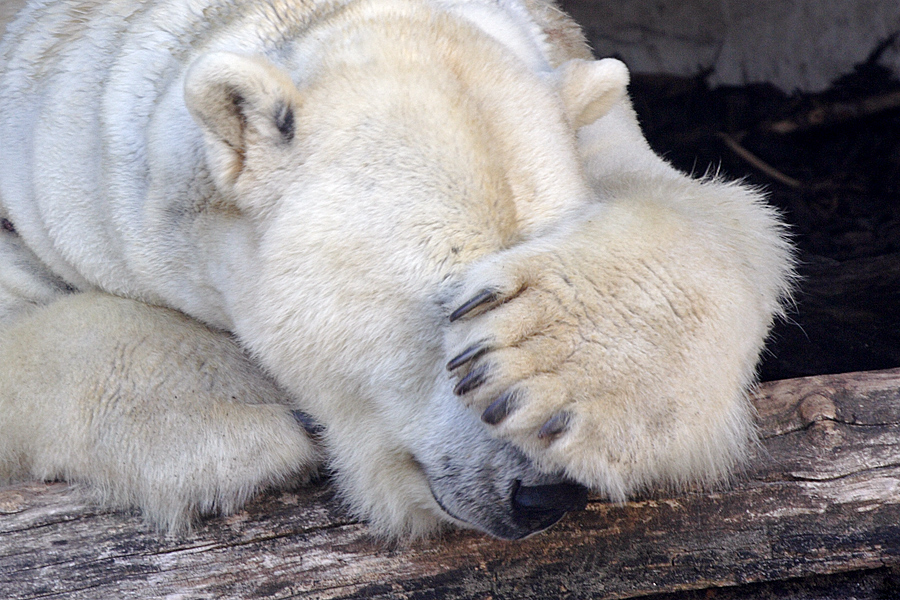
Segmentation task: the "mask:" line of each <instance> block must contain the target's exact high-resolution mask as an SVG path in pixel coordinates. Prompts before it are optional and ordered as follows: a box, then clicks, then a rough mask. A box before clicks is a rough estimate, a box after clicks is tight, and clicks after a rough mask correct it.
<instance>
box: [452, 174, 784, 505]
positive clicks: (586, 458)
mask: <svg viewBox="0 0 900 600" xmlns="http://www.w3.org/2000/svg"><path fill="white" fill-rule="evenodd" d="M605 183H606V184H607V191H608V192H609V196H610V198H609V199H605V200H598V201H597V202H596V203H594V204H591V205H588V206H587V208H586V210H585V212H584V214H582V215H580V216H578V217H576V218H573V219H572V220H571V221H569V222H568V223H565V224H562V225H561V226H560V227H559V228H558V229H557V230H556V231H555V233H553V234H552V235H548V236H545V237H543V238H540V239H534V240H531V241H529V242H526V243H524V244H522V245H520V246H518V247H515V248H512V249H510V250H507V251H504V252H501V253H499V254H496V255H494V256H491V257H489V258H488V259H487V260H485V261H482V262H481V263H480V264H477V265H475V266H474V267H473V269H472V270H471V271H470V273H469V275H468V277H467V279H466V282H465V285H464V289H463V290H462V292H461V294H460V296H459V304H458V307H459V308H458V309H457V310H456V311H455V312H454V313H453V314H452V315H451V320H452V321H453V325H452V327H451V328H450V329H449V334H448V338H447V348H448V353H447V357H448V359H449V362H448V369H450V370H451V371H452V372H454V373H455V374H456V375H457V376H458V383H457V385H456V393H457V395H458V396H459V397H460V398H461V399H462V401H463V402H465V403H466V404H467V405H469V406H471V407H473V409H475V410H477V411H478V412H479V413H480V414H481V418H482V420H483V421H484V422H485V423H487V424H489V425H490V426H491V427H492V428H493V430H494V431H495V434H496V435H497V436H499V437H501V438H504V439H508V440H510V441H512V442H513V443H514V444H516V445H517V446H518V447H520V448H522V449H523V450H524V451H525V452H526V453H527V454H528V456H529V457H530V458H532V460H535V461H536V462H537V463H538V464H540V465H541V466H542V468H544V469H546V470H548V471H552V470H557V469H560V470H564V471H565V472H566V474H567V475H568V476H570V477H572V478H574V479H576V480H577V481H579V482H581V483H584V484H586V485H588V486H590V487H593V488H594V489H596V490H598V491H601V492H603V493H605V494H607V495H608V496H609V497H611V498H614V499H619V500H621V499H624V498H625V497H626V496H627V495H629V494H631V493H633V492H636V491H640V490H642V489H645V488H647V487H649V486H653V485H659V484H663V485H672V486H677V487H680V486H684V485H687V484H692V483H701V484H711V483H713V482H717V481H720V480H722V479H723V478H725V477H727V475H728V474H729V473H730V472H731V470H732V469H733V467H734V466H735V465H736V464H737V463H739V462H740V461H741V460H742V459H743V458H744V457H745V455H746V454H747V452H748V450H749V447H750V445H751V443H752V442H753V439H754V429H753V427H754V426H753V418H752V407H751V405H750V403H749V401H748V399H747V391H748V388H749V387H750V386H751V385H752V383H753V382H754V378H755V367H756V363H757V360H758V356H759V353H760V351H761V349H762V346H763V342H764V340H765V337H766V335H767V333H768V330H769V328H770V326H771V323H772V320H773V318H774V315H775V314H777V312H778V311H779V310H780V308H781V304H782V302H783V300H784V298H785V296H786V293H787V289H788V287H789V284H790V279H791V260H790V250H789V246H788V244H787V242H786V241H785V239H784V237H783V231H782V227H781V225H780V224H779V222H778V220H777V218H776V216H775V215H774V213H773V212H772V211H771V210H770V209H768V208H767V207H765V206H764V205H763V204H762V202H761V201H760V199H759V198H758V197H757V196H756V194H754V193H753V192H752V191H749V190H747V189H746V188H743V187H741V186H738V185H730V184H724V183H721V182H717V181H698V180H692V179H689V178H687V177H684V176H679V177H675V176H672V174H671V173H665V172H664V173H662V174H659V175H655V174H653V173H646V174H639V175H636V176H634V177H628V176H625V175H622V176H620V177H618V178H615V179H613V178H608V179H607V180H606V181H605Z"/></svg>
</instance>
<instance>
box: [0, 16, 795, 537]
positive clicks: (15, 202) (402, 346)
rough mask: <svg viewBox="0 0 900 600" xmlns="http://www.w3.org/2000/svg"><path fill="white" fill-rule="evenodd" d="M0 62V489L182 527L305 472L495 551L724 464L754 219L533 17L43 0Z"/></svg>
mask: <svg viewBox="0 0 900 600" xmlns="http://www.w3.org/2000/svg"><path fill="white" fill-rule="evenodd" d="M0 54H2V55H3V57H4V63H3V66H2V67H0V102H2V103H3V106H4V107H5V108H4V111H3V113H2V114H0V217H2V218H3V219H4V224H6V223H9V227H7V226H5V225H4V228H3V229H2V230H0V319H2V321H3V322H2V324H0V417H2V418H0V478H2V479H4V480H11V479H21V478H28V477H33V478H55V477H59V478H64V479H68V480H72V481H83V482H87V483H90V484H92V486H93V488H94V489H95V490H97V491H98V493H99V494H100V497H101V498H102V499H104V500H106V501H108V502H112V503H115V504H118V505H124V506H137V507H140V508H141V509H142V510H143V511H144V512H145V514H146V515H147V516H148V517H149V518H150V519H151V520H152V521H153V522H155V523H157V524H158V525H160V526H161V527H163V528H168V529H180V528H183V527H185V526H187V525H189V524H190V522H191V520H192V518H194V516H195V515H197V514H200V513H206V512H216V511H218V512H225V513H227V512H229V511H233V510H235V509H236V508H238V507H239V506H240V505H241V503H243V502H244V501H245V500H246V499H247V498H248V497H249V496H251V495H252V494H254V493H255V492H256V491H257V490H259V489H262V488H265V487H271V486H284V485H290V484H294V483H296V482H298V481H303V480H305V479H306V478H308V476H309V475H310V474H311V473H313V472H314V471H315V470H316V469H317V468H319V465H320V464H321V463H322V462H324V463H325V464H326V465H327V468H328V469H329V470H330V471H331V472H333V473H334V478H333V481H334V484H335V485H336V487H337V488H338V491H339V493H340V496H341V498H342V499H343V500H344V502H345V503H346V505H347V507H348V508H349V509H350V510H351V512H352V513H353V514H355V515H356V516H358V517H360V518H362V519H365V520H367V521H368V522H369V523H370V524H371V525H372V527H373V528H374V530H375V531H377V532H378V533H380V534H383V535H387V536H419V535H425V534H428V533H430V532H433V531H434V530H435V529H437V528H439V527H440V526H441V525H442V524H447V523H452V524H456V525H461V526H464V527H472V528H475V529H479V530H481V531H484V532H487V533H489V534H492V535H494V536H497V537H501V538H505V539H519V538H522V537H525V536H528V535H531V534H533V533H535V532H538V531H541V530H543V529H545V528H547V527H549V526H550V525H552V524H553V523H554V522H556V521H558V520H559V519H560V518H561V517H562V516H563V515H564V514H565V513H566V512H567V511H570V510H577V509H579V508H581V507H583V506H584V504H585V502H586V493H587V490H586V488H588V487H589V488H591V489H592V490H594V491H595V492H596V493H598V494H601V495H603V496H606V497H609V498H612V499H616V500H621V499H624V498H626V497H627V496H628V495H629V494H631V493H634V492H636V491H640V490H643V489H646V488H648V487H652V486H658V485H668V486H676V487H677V486H682V485H688V484H696V483H700V484H705V485H713V484H715V483H717V482H720V481H722V480H725V479H727V477H728V475H729V473H730V472H731V470H732V469H733V467H734V466H735V465H736V464H738V463H739V462H740V461H741V460H742V459H743V458H744V457H745V455H746V453H747V449H748V447H749V446H750V444H751V443H752V441H753V435H754V434H753V424H752V423H753V421H752V411H751V408H750V405H749V403H748V401H747V398H746V390H747V388H748V386H750V385H751V384H752V383H753V377H754V369H755V365H756V361H757V358H758V355H759V352H760V350H761V348H762V345H763V342H764V339H765V337H766V335H767V333H768V330H769V328H770V326H771V322H772V319H773V318H774V317H775V316H776V315H777V314H778V312H779V311H780V307H781V305H782V303H783V302H784V299H785V297H786V295H787V291H788V288H789V285H790V281H791V277H792V270H791V250H790V247H789V245H788V243H787V242H786V237H785V234H784V231H783V227H782V225H781V224H780V221H779V220H778V218H777V215H775V214H774V213H773V212H772V210H771V209H770V208H768V207H767V206H766V205H765V203H764V202H763V200H762V199H761V198H760V196H759V195H758V194H757V193H756V192H754V191H752V190H749V189H747V188H745V187H742V186H739V185H736V184H728V183H725V182H722V181H718V180H695V179H691V178H689V177H687V176H685V175H683V174H681V173H679V172H677V171H675V170H673V169H672V168H671V167H669V166H668V165H667V164H666V163H665V162H664V161H662V160H661V159H660V158H659V157H657V156H656V155H655V154H654V153H653V152H652V151H651V150H650V149H649V147H648V146H647V144H646V142H645V141H644V138H643V136H642V134H641V132H640V128H639V127H638V125H637V121H636V119H635V116H634V113H633V111H632V109H631V105H630V101H629V99H628V95H627V92H626V86H627V84H628V72H627V70H626V69H625V67H624V65H622V64H621V63H620V62H618V61H615V60H612V59H605V60H599V61H595V60H591V59H590V56H589V53H588V52H587V51H586V49H585V46H584V44H583V42H582V39H581V35H580V32H579V31H578V29H577V28H576V26H575V25H574V24H573V23H572V22H571V21H569V20H568V18H567V17H565V16H564V15H562V13H560V12H559V11H557V10H556V8H555V7H554V6H552V5H551V4H547V3H545V2H543V1H542V0H537V1H529V2H521V3H520V2H518V1H516V0H508V1H504V2H501V3H494V2H488V1H487V0H472V1H465V2H462V1H460V2H456V1H453V0H451V1H441V2H438V1H436V0H348V1H339V2H300V1H298V0H281V1H279V2H276V3H259V2H241V1H238V0H200V2H199V4H198V2H196V1H191V2H189V1H188V0H155V1H153V2H137V1H136V0H115V1H112V2H105V3H97V2H93V1H90V0H67V1H64V2H50V1H39V0H38V1H34V2H32V3H30V4H29V6H28V7H27V8H26V9H25V10H24V11H23V12H22V14H21V15H20V16H19V18H18V20H17V21H16V22H14V23H13V24H12V25H10V27H9V28H8V33H7V35H6V37H5V38H4V41H3V45H2V46H0ZM298 411H301V412H302V413H305V414H306V415H309V417H310V418H311V419H312V420H314V421H315V422H316V423H318V424H319V425H320V426H321V427H320V428H319V429H317V430H316V433H315V436H314V437H315V440H313V439H311V438H310V437H309V436H308V434H307V433H306V432H305V431H304V429H303V427H302V426H301V425H300V423H298V421H297V420H296V419H295V418H294V416H293V414H294V413H295V412H298Z"/></svg>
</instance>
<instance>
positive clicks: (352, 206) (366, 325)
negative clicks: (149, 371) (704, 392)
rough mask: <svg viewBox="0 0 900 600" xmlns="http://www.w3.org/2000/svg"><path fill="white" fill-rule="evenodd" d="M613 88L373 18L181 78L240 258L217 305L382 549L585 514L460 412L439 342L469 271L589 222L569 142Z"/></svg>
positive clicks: (431, 28)
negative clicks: (287, 401)
mask: <svg viewBox="0 0 900 600" xmlns="http://www.w3.org/2000/svg"><path fill="white" fill-rule="evenodd" d="M360 5H361V6H360ZM354 11H355V12H354ZM627 80H628V75H627V71H626V70H625V68H624V66H623V65H622V64H621V63H619V62H618V61H612V60H605V61H596V62H591V61H581V60H573V61H570V62H567V63H565V64H563V65H561V66H560V67H558V68H556V69H549V68H548V70H546V71H543V72H535V71H534V70H533V69H532V68H531V67H530V66H529V65H527V64H526V63H525V61H522V60H521V58H520V57H518V56H517V55H516V53H515V52H513V51H512V50H510V49H509V48H508V47H506V46H504V44H503V43H502V42H501V41H498V40H497V39H495V38H492V37H491V36H489V35H487V34H486V33H485V32H484V31H482V30H481V29H480V28H479V27H477V26H476V25H474V24H472V23H471V22H468V21H466V19H464V18H462V17H459V16H454V15H451V14H446V13H439V12H435V11H433V10H432V9H429V8H426V7H425V6H424V4H416V3H414V2H410V3H408V4H404V3H398V2H392V3H378V2H376V1H374V0H373V1H372V2H362V3H357V6H355V8H347V9H344V10H343V12H339V14H337V15H336V16H332V17H331V18H329V19H326V20H324V22H323V24H321V25H319V26H317V27H315V28H313V29H312V30H310V31H307V32H305V33H303V34H302V35H298V38H297V40H295V41H293V42H291V43H290V44H287V45H285V46H284V47H282V48H279V49H278V50H277V51H274V50H273V51H272V52H271V53H269V55H267V56H263V55H261V54H260V55H247V54H241V53H233V52H223V51H213V52H209V53H206V54H204V55H202V56H201V57H199V58H198V59H197V60H196V61H195V62H194V64H193V66H192V67H191V68H190V69H189V71H188V72H187V74H186V77H185V88H184V89H185V101H186V104H187V107H188V109H189V111H190V113H191V115H192V116H193V117H194V119H195V121H196V123H197V124H198V125H199V128H200V130H201V131H202V134H203V139H204V143H203V145H204V149H205V150H204V151H205V165H204V167H203V168H204V170H205V172H207V173H208V174H209V175H210V178H211V180H212V182H213V183H212V184H213V185H214V187H215V190H216V198H215V202H214V204H215V205H216V206H217V207H218V210H220V211H221V213H222V217H221V222H222V225H221V228H222V231H223V232H224V233H221V235H223V236H227V235H232V236H238V237H240V240H241V242H240V243H239V244H235V248H240V249H241V251H240V252H241V254H240V256H232V257H231V258H229V260H230V261H231V262H230V266H229V268H228V269H227V272H228V277H229V278H230V280H229V281H227V282H226V283H223V284H221V286H220V287H221V288H222V289H220V290H219V291H220V292H221V293H222V295H223V296H224V297H225V301H224V302H225V304H226V309H227V311H228V313H229V315H230V319H231V320H232V322H233V323H234V333H235V334H236V335H237V336H238V337H239V338H240V340H241V342H242V343H243V344H244V345H245V346H246V347H247V348H248V349H249V350H250V352H251V353H252V354H253V355H254V356H255V357H257V358H258V360H259V361H260V363H261V364H262V365H263V366H264V367H265V368H266V369H267V370H268V371H269V372H270V373H271V374H272V375H273V376H274V377H275V378H276V379H277V380H278V382H279V383H280V384H281V385H282V386H283V387H284V388H286V389H287V390H288V391H289V392H290V393H291V394H292V395H293V396H294V397H295V399H296V402H297V404H298V407H299V408H302V409H303V410H304V411H305V412H308V413H310V414H311V415H313V416H314V417H315V418H316V419H317V420H318V421H319V422H321V423H323V424H324V425H325V433H324V438H325V444H326V446H327V449H328V451H329V453H330V456H331V457H332V463H331V464H332V467H333V468H334V469H335V471H336V473H337V478H336V480H337V484H338V487H339V488H340V490H341V492H342V493H343V495H344V497H345V498H346V499H347V501H348V504H349V505H350V506H351V507H352V508H353V509H354V510H355V511H356V512H357V513H358V514H359V515H361V516H363V517H365V518H367V519H369V520H370V521H371V522H372V523H373V524H374V525H375V526H376V527H377V528H380V529H381V530H382V531H386V532H392V533H398V532H402V533H412V534H418V533H424V532H427V531H429V530H431V529H433V528H434V527H435V526H436V525H437V524H438V523H439V522H440V521H446V520H451V521H455V522H457V523H459V522H462V523H465V524H467V525H469V526H473V527H476V528H479V529H482V530H485V531H488V532H490V533H492V534H494V535H497V536H500V537H506V538H519V537H522V536H524V535H528V534H530V533H533V532H534V531H537V530H540V529H542V528H545V527H547V526H549V525H550V524H551V523H552V522H554V521H556V520H557V519H559V518H560V517H561V516H562V514H563V513H564V512H565V511H566V510H569V509H572V508H576V507H577V506H579V505H581V504H583V502H584V490H583V489H582V488H580V487H579V486H576V485H574V484H571V483H568V482H566V481H564V480H562V479H561V478H560V477H558V476H556V475H554V474H545V473H541V472H540V471H539V470H538V469H537V467H535V466H534V465H532V464H531V463H529V462H528V461H527V460H526V459H525V458H524V457H523V455H522V454H521V453H520V452H519V451H518V450H517V449H516V448H514V447H513V446H511V445H509V444H507V443H504V442H501V441H498V440H495V439H493V438H492V437H491V436H490V434H489V432H488V430H487V428H486V427H485V426H484V424H483V423H481V422H480V421H479V420H478V417H477V415H473V414H471V413H470V412H469V411H468V410H466V409H465V407H463V406H461V405H460V404H459V400H458V398H456V397H455V396H454V394H453V391H452V390H453V385H452V382H451V379H450V376H449V374H448V373H447V372H446V370H445V369H444V365H445V363H446V360H447V358H446V357H445V356H444V354H443V349H442V340H443V335H442V331H443V328H445V327H446V326H447V323H448V321H447V316H448V314H449V312H450V310H451V309H452V307H448V306H447V303H448V302H449V300H450V299H451V298H453V297H454V292H455V291H456V289H457V287H458V285H459V281H460V278H461V276H462V273H463V272H464V270H465V268H466V266H467V265H469V264H470V263H472V262H473V261H475V260H477V259H478V258H480V257H482V256H485V255H486V254H488V253H491V252H494V251H497V250H499V249H502V248H506V247H509V246H512V245H514V244H516V243H517V242H519V241H521V240H523V239H527V238H528V237H529V236H533V235H536V234H539V233H540V232H541V231H543V230H545V229H547V228H549V227H552V226H553V224H554V223H556V222H557V221H559V220H560V219H561V218H563V217H564V216H565V215H566V214H569V213H570V212H571V211H577V210H578V209H579V207H581V206H583V205H584V203H585V202H587V199H588V196H589V191H588V186H587V183H586V181H585V177H584V175H583V173H582V171H581V167H580V161H579V158H578V156H577V151H576V134H577V130H578V128H579V127H581V126H584V125H586V124H589V123H591V122H593V121H594V120H596V119H598V118H600V117H601V116H602V115H603V114H604V113H605V111H607V110H609V108H610V107H611V106H613V105H614V104H615V103H616V102H618V101H619V100H620V99H621V98H622V97H623V96H624V94H625V86H626V85H627ZM225 251H229V250H228V249H227V248H226V250H225ZM235 252H236V251H235Z"/></svg>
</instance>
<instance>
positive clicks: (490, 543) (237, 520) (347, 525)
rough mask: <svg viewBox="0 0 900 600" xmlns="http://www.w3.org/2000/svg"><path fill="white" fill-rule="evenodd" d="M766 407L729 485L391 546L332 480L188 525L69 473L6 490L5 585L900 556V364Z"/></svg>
mask: <svg viewBox="0 0 900 600" xmlns="http://www.w3.org/2000/svg"><path fill="white" fill-rule="evenodd" d="M756 404H757V407H758V410H759V414H760V429H761V434H762V443H761V446H760V448H759V450H758V452H757V453H756V456H755V457H754V459H753V461H752V462H751V463H750V465H749V466H748V467H747V469H746V471H745V473H743V474H742V475H741V476H740V477H739V478H738V479H737V481H736V482H735V483H734V485H732V486H731V487H730V488H729V489H725V490H721V491H718V492H715V493H701V492H696V493H684V494H667V493H658V494H656V495H654V496H648V497H645V498H641V499H637V500H635V501H633V502H629V503H627V504H624V505H615V504H609V503H607V502H604V501H602V500H601V499H595V500H593V501H592V502H591V503H590V504H589V506H588V509H587V510H586V511H585V512H583V513H580V514H577V515H570V516H568V517H567V518H566V519H564V521H563V522H561V523H560V524H558V525H557V526H556V527H554V528H553V529H552V530H551V531H549V532H546V533H544V534H542V535H538V536H536V537H534V538H532V539H529V540H526V541H524V542H516V543H509V542H499V541H496V540H491V539H488V538H486V537H485V536H482V535H479V534H476V533H471V532H462V531H453V532H448V533H447V534H445V535H444V536H443V537H442V538H441V539H437V540H432V541H428V542H417V543H412V544H406V545H400V546H397V545H389V544H386V543H384V542H379V541H378V540H373V539H372V538H371V537H370V536H369V533H368V530H367V528H366V527H365V525H363V524H360V523H357V522H355V521H353V520H352V519H350V518H348V517H347V516H346V515H345V514H344V513H343V512H342V511H341V509H340V507H339V506H338V504H337V503H336V502H335V501H334V499H333V498H332V497H331V491H330V489H329V487H328V486H327V485H319V486H315V487H311V488H306V489H302V490H299V491H297V492H284V493H271V494H267V495H264V496H263V497H261V498H259V499H257V500H255V501H254V502H252V503H251V504H250V505H249V506H248V507H247V509H246V510H244V511H241V512H240V513H238V514H236V515H233V516H231V517H227V518H213V519H208V520H206V521H204V522H202V523H201V524H200V525H198V527H197V528H196V529H195V531H194V532H193V533H192V534H190V535H185V536H180V537H168V536H161V535H159V534H156V533H154V532H153V531H152V530H150V529H149V528H148V527H146V526H145V525H144V524H142V522H141V521H140V519H139V518H138V517H135V516H134V515H128V514H124V513H117V512H112V511H106V510H101V509H97V508H95V507H92V506H91V505H90V503H88V502H87V501H86V500H85V499H84V496H83V495H82V494H81V493H80V492H79V491H78V490H75V489H72V488H70V487H68V486H66V485H64V484H59V483H54V484H35V483H31V484H24V485H19V486H14V487H9V488H5V489H0V597H3V598H9V599H11V600H12V599H24V598H62V597H65V598H71V599H75V600H78V599H83V598H125V597H128V598H159V597H166V596H175V597H182V598H249V599H254V598H260V599H261V598H266V599H268V598H290V597H304V598H357V597H368V598H435V597H440V598H495V599H496V598H523V599H528V598H547V597H553V598H627V597H638V596H643V595H649V594H655V593H660V592H677V591H684V590H703V589H707V590H709V589H711V588H720V587H723V586H743V587H738V588H733V589H732V590H731V591H728V590H718V591H717V592H716V594H717V595H716V596H715V597H717V598H719V597H726V595H727V597H732V596H731V595H730V594H732V593H735V594H737V595H736V596H735V597H750V594H749V593H748V592H746V591H747V590H750V589H751V588H753V586H751V585H748V584H753V583H754V582H777V581H782V580H785V579H787V578H794V577H807V576H811V575H817V574H829V573H845V572H848V571H860V572H861V571H862V570H865V569H877V568H879V567H883V566H885V565H887V566H897V565H900V369H895V370H891V371H880V372H868V373H856V374H844V375H832V376H819V377H810V378H806V379H796V380H786V381H778V382H774V383H770V384H766V385H763V386H762V387H761V390H760V392H759V394H758V395H757V398H756ZM882 571H883V569H882ZM873 572H874V571H873ZM842 577H843V576H842ZM763 585H769V584H763ZM870 587H871V586H870ZM757 588H758V589H762V588H759V586H758V585H757V586H756V588H754V589H757ZM765 589H766V590H767V591H765V592H760V594H763V593H765V594H771V593H772V591H771V588H765ZM683 593H684V594H688V595H690V598H695V597H696V598H699V597H705V596H698V595H694V594H695V593H693V592H683ZM707 593H709V592H707ZM873 593H874V592H873ZM878 593H880V594H883V593H884V591H883V589H882V590H881V591H880V592H878ZM679 597H682V596H679ZM683 597H685V598H687V597H688V596H687V595H685V596H683ZM753 597H774V595H772V596H766V595H760V596H753ZM778 597H787V596H778ZM790 597H791V598H795V597H801V596H790ZM802 597H807V596H802ZM810 597H811V596H810ZM815 597H817V598H818V597H820V596H815ZM871 597H873V598H874V597H876V596H871ZM884 597H890V596H884Z"/></svg>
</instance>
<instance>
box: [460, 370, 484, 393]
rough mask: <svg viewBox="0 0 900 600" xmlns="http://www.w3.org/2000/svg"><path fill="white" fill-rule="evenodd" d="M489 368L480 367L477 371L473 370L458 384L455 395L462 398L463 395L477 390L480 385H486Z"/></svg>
mask: <svg viewBox="0 0 900 600" xmlns="http://www.w3.org/2000/svg"><path fill="white" fill-rule="evenodd" d="M486 376H487V367H479V368H477V369H473V370H472V371H470V372H469V374H468V375H466V376H465V377H463V378H462V379H460V380H459V383H457V384H456V387H455V388H453V393H454V394H456V395H457V396H462V395H463V394H467V393H469V392H471V391H472V390H474V389H475V388H477V387H478V386H479V385H481V384H482V383H484V380H485V379H486V378H487V377H486Z"/></svg>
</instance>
